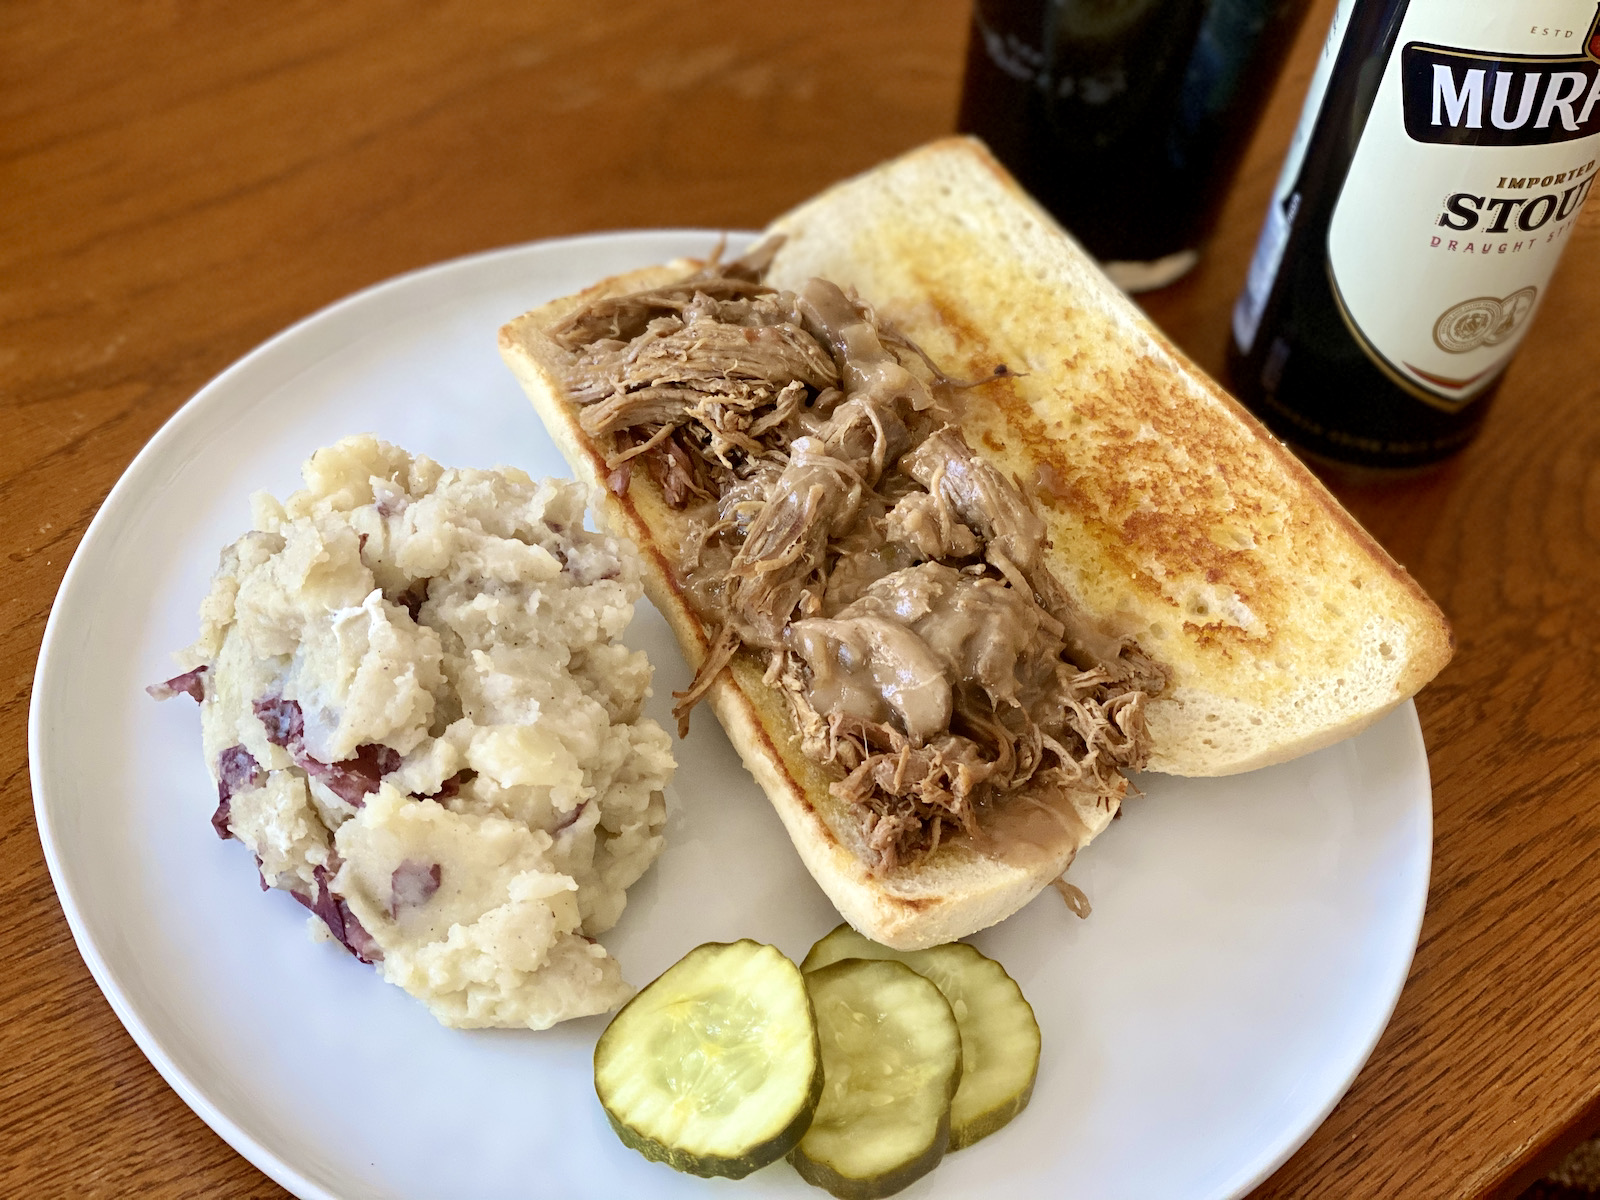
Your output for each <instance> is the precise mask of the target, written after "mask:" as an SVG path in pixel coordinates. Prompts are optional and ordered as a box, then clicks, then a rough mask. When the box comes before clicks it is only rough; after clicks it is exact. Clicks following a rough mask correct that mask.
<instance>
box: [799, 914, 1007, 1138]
mask: <svg viewBox="0 0 1600 1200" xmlns="http://www.w3.org/2000/svg"><path fill="white" fill-rule="evenodd" d="M846 958H879V959H893V960H894V961H896V962H903V963H905V964H906V965H907V966H908V967H910V968H911V969H912V970H913V971H916V972H917V973H918V974H919V975H922V976H924V977H926V978H927V979H929V980H931V981H932V982H933V983H934V984H935V985H936V986H937V987H938V989H939V990H940V991H941V992H943V993H944V998H945V999H946V1000H948V1001H949V1002H950V1008H951V1011H953V1012H954V1013H955V1017H956V1024H957V1025H958V1026H960V1028H961V1057H962V1069H961V1087H960V1088H959V1089H958V1090H957V1091H956V1095H955V1099H954V1100H952V1101H951V1102H950V1149H951V1150H960V1149H961V1148H962V1147H964V1146H970V1145H972V1143H973V1142H975V1141H977V1140H978V1139H979V1138H984V1137H988V1136H989V1134H991V1133H993V1132H994V1131H995V1130H997V1129H999V1128H1000V1127H1001V1126H1002V1125H1004V1124H1005V1123H1006V1122H1007V1121H1009V1120H1011V1118H1012V1117H1014V1116H1016V1115H1017V1114H1018V1113H1019V1112H1021V1111H1022V1110H1023V1109H1024V1108H1026V1107H1028V1101H1029V1099H1031V1098H1032V1096H1033V1081H1034V1078H1035V1076H1037V1075H1038V1073H1039V1024H1038V1022H1037V1021H1035V1020H1034V1016H1033V1008H1032V1006H1031V1005H1029V1003H1028V1001H1027V1000H1026V999H1025V998H1024V997H1023V995H1022V989H1021V988H1019V987H1018V986H1017V984H1016V981H1015V980H1013V979H1012V978H1011V976H1010V975H1007V974H1006V971H1005V968H1004V967H1002V966H1001V965H1000V964H999V963H997V962H995V961H994V960H993V959H992V958H986V957H984V955H982V954H980V953H979V952H978V951H977V950H975V949H974V948H973V947H971V946H969V945H967V944H966V943H964V942H951V943H949V944H948V945H945V946H933V947H931V948H929V949H927V950H891V949H890V948H889V947H888V946H880V945H879V944H878V943H877V942H874V941H871V940H870V939H868V938H865V937H863V936H861V934H859V933H857V932H856V931H855V930H854V929H852V928H850V926H848V925H840V926H839V927H838V928H837V929H835V930H833V931H832V932H831V933H829V934H827V935H826V936H825V937H823V938H822V939H821V940H820V941H819V942H817V944H816V945H815V946H812V947H811V952H810V953H809V954H807V955H806V959H805V961H804V962H803V963H801V964H800V969H801V970H802V971H806V972H810V971H815V970H817V969H819V968H821V967H825V966H827V965H828V964H829V963H834V962H838V961H840V960H841V959H846Z"/></svg>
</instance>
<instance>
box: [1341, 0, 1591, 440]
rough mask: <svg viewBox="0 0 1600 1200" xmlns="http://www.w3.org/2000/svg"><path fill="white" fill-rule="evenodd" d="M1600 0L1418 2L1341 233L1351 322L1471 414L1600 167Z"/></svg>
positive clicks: (1396, 370)
mask: <svg viewBox="0 0 1600 1200" xmlns="http://www.w3.org/2000/svg"><path fill="white" fill-rule="evenodd" d="M1597 34H1600V2H1597V0H1576V2H1574V0H1497V2H1496V3H1495V4H1492V5H1487V4H1486V5H1481V6H1479V5H1471V6H1468V5H1464V4H1463V3H1462V2H1461V0H1412V2H1411V5H1410V7H1409V8H1408V9H1407V11H1406V15H1405V18H1404V20H1403V22H1402V24H1401V27H1400V34H1399V37H1398V39H1397V41H1396V43H1395V49H1394V53H1393V54H1392V55H1391V56H1390V59H1389V62H1388V64H1387V66H1386V67H1385V70H1384V74H1383V80H1382V82H1381V83H1380V84H1379V87H1378V93H1377V96H1376V99H1375V101H1374V103H1373V106H1372V114H1371V116H1370V117H1369V118H1368V120H1367V124H1366V128H1365V129H1364V130H1363V132H1362V135H1361V141H1360V143H1359V145H1358V146H1357V147H1356V152H1355V157H1354V159H1353V160H1352V162H1351V164H1350V171H1349V174H1348V176H1347V177H1346V179H1345V184H1344V188H1343V190H1342V191H1341V192H1340V194H1339V200H1338V203H1337V205H1336V206H1335V208H1334V213H1333V219H1332V221H1331V223H1330V225H1329V227H1328V266H1329V271H1330V273H1331V275H1332V280H1333V284H1334V290H1335V293H1336V297H1337V299H1338V301H1339V303H1340V306H1341V308H1342V309H1343V312H1344V314H1345V318H1346V322H1347V324H1348V325H1349V327H1350V330H1351V332H1352V334H1354V335H1355V337H1356V339H1357V341H1358V342H1360V343H1361V344H1362V346H1363V348H1364V349H1365V350H1366V351H1367V352H1368V354H1369V355H1371V356H1372V358H1373V360H1374V361H1375V362H1376V363H1377V364H1378V365H1379V366H1380V367H1382V368H1383V369H1384V370H1385V372H1386V373H1387V374H1388V375H1389V376H1390V377H1391V378H1393V379H1394V380H1395V381H1396V382H1397V383H1399V384H1401V385H1402V386H1403V387H1405V388H1406V390H1407V391H1410V392H1411V393H1412V394H1413V395H1416V396H1418V397H1420V398H1421V399H1424V400H1427V401H1429V402H1430V403H1433V404H1435V405H1437V406H1439V407H1443V408H1456V407H1458V406H1459V405H1461V404H1464V403H1465V402H1466V401H1468V400H1470V399H1472V397H1474V396H1476V395H1478V394H1479V393H1480V392H1482V391H1483V389H1485V388H1486V387H1488V386H1489V385H1490V384H1491V383H1493V382H1494V380H1495V378H1496V377H1497V376H1498V375H1499V373H1500V370H1501V368H1503V367H1504V366H1505V364H1506V363H1507V362H1508V361H1509V360H1510V358H1511V356H1512V355H1513V354H1514V353H1515V352H1516V348H1517V345H1518V344H1519V343H1520V342H1521V340H1522V338H1523V335H1524V334H1525V333H1526V332H1527V330H1528V326H1529V325H1530V323H1531V322H1532V319H1533V316H1534V314H1535V313H1536V312H1537V311H1538V308H1539V302H1540V300H1541V299H1542V298H1543V295H1544V290H1545V285H1546V284H1547V283H1548V282H1549V279H1550V274H1551V272H1552V271H1554V270H1555V266H1556V262H1557V261H1558V260H1559V259H1560V257H1561V252H1562V251H1563V250H1564V249H1565V248H1566V244H1567V240H1568V237H1569V235H1570V234H1571V232H1572V229H1573V227H1574V225H1575V224H1576V222H1577V219H1578V213H1579V211H1580V210H1581V208H1582V207H1583V202H1584V200H1586V199H1587V198H1588V194H1589V191H1590V189H1591V187H1592V186H1593V184H1594V178H1595V171H1596V166H1597V162H1600V59H1597V58H1596V57H1595V55H1596V53H1597V52H1600V37H1597Z"/></svg>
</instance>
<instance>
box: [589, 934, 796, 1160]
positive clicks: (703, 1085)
mask: <svg viewBox="0 0 1600 1200" xmlns="http://www.w3.org/2000/svg"><path fill="white" fill-rule="evenodd" d="M821 1062H822V1059H821V1055H820V1052H819V1049H818V1045H817V1030H816V1024H815V1022H814V1020H813V1018H812V1014H811V999H810V996H809V995H808V992H807V989H806V985H805V982H804V980H803V979H802V977H801V975H800V971H799V969H798V968H797V967H796V966H795V965H794V964H793V963H792V962H790V961H789V960H788V959H787V958H785V957H784V956H783V954H782V953H780V952H779V951H778V950H776V949H774V948H773V947H771V946H764V945H762V944H761V943H759V942H753V941H751V940H749V939H748V938H746V939H744V940H743V941H738V942H731V943H717V942H711V943H707V944H706V945H704V946H699V947H697V948H696V949H694V950H691V951H689V953H688V954H686V955H684V956H683V958H682V959H680V960H679V961H678V962H677V963H676V964H675V965H673V966H671V967H669V968H667V970H666V971H665V972H664V973H663V974H662V975H661V976H660V978H658V979H657V980H656V981H655V982H654V983H651V984H649V985H647V986H646V987H645V988H644V989H643V990H642V991H641V992H640V993H639V994H638V995H637V996H635V997H634V998H633V999H632V1000H630V1001H628V1003H627V1004H625V1005H624V1006H623V1008H622V1011H621V1012H619V1013H617V1015H616V1016H615V1017H613V1018H612V1020H611V1024H610V1025H608V1026H606V1030H605V1032H604V1033H602V1034H601V1035H600V1041H599V1043H598V1044H597V1045H596V1046H595V1048H594V1089H595V1092H596V1094H598V1095H599V1097H600V1103H601V1105H602V1106H603V1107H604V1108H605V1111H606V1117H607V1118H608V1119H609V1120H610V1122H611V1127H612V1128H613V1129H614V1130H616V1132H617V1136H618V1137H619V1138H621V1139H622V1141H623V1143H624V1144H625V1145H627V1146H630V1147H632V1148H633V1149H634V1150H637V1151H638V1152H639V1153H640V1154H642V1155H644V1156H645V1157H646V1158H649V1159H653V1160H655V1161H656V1162H664V1163H666V1164H667V1165H668V1166H670V1167H673V1168H675V1169H677V1170H679V1171H685V1172H688V1173H689V1174H691V1175H705V1176H710V1175H722V1176H726V1177H727V1178H729V1179H742V1178H743V1177H744V1176H746V1175H748V1174H749V1173H750V1172H751V1171H754V1170H757V1169H759V1168H761V1167H764V1166H766V1165H767V1164H768V1163H770V1162H775V1161H776V1160H778V1159H780V1158H782V1157H783V1156H784V1155H785V1154H787V1153H788V1152H789V1150H790V1149H791V1148H792V1147H793V1146H794V1145H795V1143H796V1142H798V1141H799V1140H800V1136H801V1135H802V1134H803V1133H805V1131H806V1127H807V1126H808V1125H810V1124H811V1115H812V1113H813V1112H814V1111H815V1110H816V1107H817V1100H818V1098H819V1096H820V1095H821V1093H822V1069H821Z"/></svg>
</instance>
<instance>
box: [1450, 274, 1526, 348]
mask: <svg viewBox="0 0 1600 1200" xmlns="http://www.w3.org/2000/svg"><path fill="white" fill-rule="evenodd" d="M1538 298H1539V289H1538V288H1536V287H1525V288H1521V289H1519V290H1517V291H1515V292H1512V293H1511V295H1509V296H1505V297H1502V298H1501V299H1498V300H1497V299H1495V298H1494V297H1493V296H1474V297H1473V298H1472V299H1471V300H1463V301H1461V303H1460V304H1453V305H1451V306H1450V307H1449V308H1447V309H1445V310H1444V312H1442V313H1440V314H1439V319H1438V320H1437V321H1435V322H1434V323H1433V343H1434V345H1436V346H1438V347H1439V349H1441V350H1443V351H1445V352H1446V353H1448V354H1465V353H1466V352H1467V351H1468V350H1476V349H1477V348H1478V347H1479V346H1498V345H1499V344H1500V343H1501V342H1504V341H1506V340H1507V339H1508V338H1510V337H1511V336H1512V335H1513V334H1515V333H1516V332H1517V330H1518V329H1520V328H1521V327H1522V326H1523V325H1524V324H1525V323H1526V322H1527V320H1528V316H1529V314H1531V313H1532V312H1533V303H1534V301H1535V300H1537V299H1538Z"/></svg>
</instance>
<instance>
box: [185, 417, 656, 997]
mask: <svg viewBox="0 0 1600 1200" xmlns="http://www.w3.org/2000/svg"><path fill="white" fill-rule="evenodd" d="M304 475H305V481H306V489H305V490H304V491H301V492H296V493H295V494H294V495H292V496H291V497H289V499H288V501H287V502H285V503H284V504H281V505H280V504H279V503H278V502H277V501H276V500H274V499H272V498H271V497H270V496H267V495H265V494H262V495H259V496H257V497H256V498H255V500H254V502H253V504H254V518H255V530H254V531H253V532H251V533H247V534H245V535H244V536H243V537H242V538H240V539H239V540H238V541H237V542H235V543H234V544H233V545H231V546H229V547H228V548H227V549H226V550H224V551H223V554H222V564H221V566H220V567H219V569H218V571H217V574H216V577H215V578H214V580H213V581H212V586H211V592H210V595H208V596H207V597H206V599H205V602H204V604H203V605H202V607H201V622H202V627H201V634H200V640H199V641H198V642H197V643H196V644H195V645H194V646H193V647H192V648H191V649H190V651H188V653H187V656H186V658H187V662H188V663H189V664H190V665H191V666H192V667H193V668H194V669H193V670H192V671H190V672H189V673H187V674H186V675H183V676H179V677H178V678H177V679H175V680H173V681H172V683H171V685H169V687H170V688H171V689H175V690H184V691H188V692H189V693H190V694H192V695H195V696H196V698H197V699H200V700H201V717H202V725H203V730H204V741H205V755H206V762H207V763H208V765H209V766H210V768H211V772H212V775H213V777H214V778H215V779H216V781H217V790H218V796H219V800H220V803H219V805H218V808H217V812H216V815H215V816H214V817H213V819H212V823H213V825H215V827H216V829H217V832H218V833H219V834H221V835H222V836H223V837H228V836H230V835H231V836H233V837H237V838H238V839H239V840H240V841H242V842H243V843H244V844H245V845H246V846H248V847H249V849H250V850H251V852H252V853H253V854H254V855H255V857H256V859H257V862H258V863H259V865H260V871H261V878H262V881H263V882H264V883H265V884H266V885H267V886H269V887H274V888H281V889H283V890H285V891H288V892H290V893H291V894H293V895H294V896H295V897H296V898H297V899H298V900H300V902H301V903H302V904H304V905H306V906H307V907H308V908H310V909H311V910H312V912H313V914H314V915H313V917H312V924H313V929H314V932H316V933H317V934H318V935H320V936H332V937H334V938H336V939H338V940H339V941H340V942H342V943H343V944H344V945H345V946H346V947H347V948H348V949H349V950H350V951H351V952H352V953H354V954H355V955H357V957H359V958H362V959H363V960H364V961H368V962H372V963H375V964H376V965H377V967H378V969H379V970H380V971H381V972H382V973H383V976H384V978H385V979H387V980H389V981H390V982H391V983H395V984H398V985H399V986H400V987H403V988H404V989H405V990H406V991H408V992H410V993H411V994H412V995H414V996H416V997H417V998H419V999H420V1000H422V1001H424V1002H425V1003H426V1004H427V1005H428V1007H429V1008H430V1009H431V1010H432V1011H433V1013H434V1014H435V1015H436V1016H437V1017H438V1018H439V1020H440V1021H442V1022H444V1023H445V1024H447V1025H456V1026H469V1027H470V1026H486V1025H491V1026H528V1027H531V1028H535V1029H542V1028H545V1027H546V1026H549V1025H552V1024H554V1023H555V1022H557V1021H562V1020H565V1019H567V1018H568V1017H576V1016H582V1015H586V1014H590V1013H599V1012H605V1011H607V1010H609V1009H611V1008H614V1007H615V1006H616V1005H617V1004H619V1003H620V1002H621V1001H623V1000H625V999H626V998H627V997H628V995H629V994H630V992H631V989H630V988H629V987H628V985H627V984H625V983H624V982H623V980H622V975H621V971H620V970H619V968H618V966H617V962H616V960H615V959H613V958H612V957H610V955H608V954H607V953H606V951H605V948H604V947H603V946H601V945H600V944H599V943H597V942H595V941H594V940H593V939H594V937H595V935H597V934H600V933H602V932H604V931H605V930H607V929H609V928H611V926H612V925H614V924H615V923H616V921H617V918H618V917H619V916H621V914H622V910H623V905H624V904H625V903H626V896H625V889H626V888H627V887H628V885H629V884H631V883H632V882H633V881H634V880H636V879H638V878H639V876H640V875H641V874H642V873H643V872H644V870H645V868H646V867H648V866H649V865H650V863H651V861H652V860H653V859H654V858H655V857H656V855H657V854H658V853H659V852H660V850H661V827H662V824H663V822H664V820H665V817H666V810H665V805H664V802H663V799H662V791H661V789H662V788H663V787H664V786H665V785H666V783H667V781H668V779H670V778H671V775H672V772H673V768H674V764H673V760H672V754H671V748H670V743H669V741H668V738H667V735H666V733H665V732H664V731H663V730H662V729H661V727H660V726H659V725H657V724H656V723H655V722H654V721H651V720H646V719H643V718H641V717H640V715H639V710H640V706H641V704H642V703H643V701H644V699H645V697H646V696H647V695H649V692H650V674H651V668H650V664H649V662H648V661H647V660H646V658H645V656H644V655H643V654H642V653H640V652H636V651H632V650H629V649H628V648H626V647H625V646H622V645H620V644H619V643H618V642H617V640H616V639H617V638H618V637H619V636H620V635H621V634H622V631H623V630H624V629H625V628H626V626H627V624H628V621H629V619H630V618H631V617H632V615H633V605H634V602H635V601H636V600H637V599H638V598H639V594H640V587H639V573H638V567H637V564H636V562H635V559H634V552H633V550H632V548H631V547H629V546H628V545H627V544H625V543H623V542H621V541H618V540H617V539H614V538H609V537H604V536H601V535H599V534H595V533H590V532H588V531H586V530H585V529H584V528H583V517H584V508H585V500H586V492H585V489H584V488H583V487H582V485H580V484H577V483H571V482H564V481H549V480H547V481H544V482H539V483H535V482H534V481H532V480H531V479H529V478H528V476H526V475H524V474H523V473H522V472H520V471H516V470H512V469H509V468H506V469H501V470H497V471H474V470H460V471H457V470H444V469H442V468H441V467H440V466H439V465H438V464H437V463H434V462H431V461H430V460H428V459H426V458H421V457H419V458H412V457H411V456H410V455H408V454H407V453H406V452H405V451H403V450H401V449H399V448H397V447H394V446H390V445H387V444H385V443H382V442H379V441H377V440H376V439H374V438H371V437H357V438H349V439H346V440H345V441H342V442H340V443H339V444H338V445H335V446H333V447H330V448H329V449H326V450H321V451H318V452H317V453H316V454H315V455H313V456H312V458H311V460H310V461H309V462H307V463H306V465H305V468H304Z"/></svg>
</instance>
